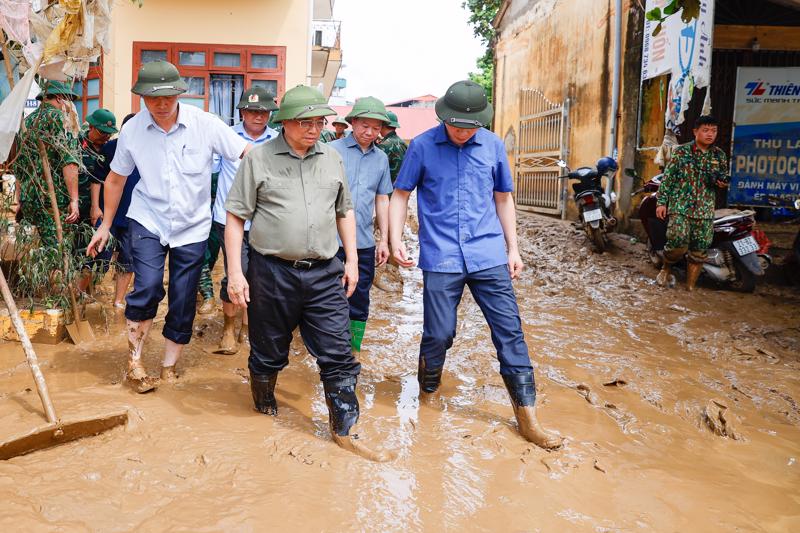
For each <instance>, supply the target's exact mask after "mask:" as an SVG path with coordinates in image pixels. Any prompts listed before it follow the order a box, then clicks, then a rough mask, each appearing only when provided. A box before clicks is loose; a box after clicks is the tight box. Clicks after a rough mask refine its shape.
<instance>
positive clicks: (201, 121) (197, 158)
mask: <svg viewBox="0 0 800 533" xmlns="http://www.w3.org/2000/svg"><path fill="white" fill-rule="evenodd" d="M186 90H187V86H186V83H185V82H184V81H183V79H182V78H181V76H180V74H179V73H178V69H177V68H175V66H174V65H172V64H171V63H167V62H166V61H154V62H151V63H146V64H145V65H144V66H142V68H141V69H140V70H139V75H138V79H137V80H136V84H135V85H134V86H133V88H132V89H131V92H133V93H134V94H137V95H139V96H141V97H142V99H143V100H144V105H145V107H146V109H143V110H142V111H140V112H139V113H137V114H136V116H135V117H134V118H132V119H131V120H130V122H129V123H128V125H127V126H126V128H125V129H124V130H123V131H122V132H121V134H120V136H119V140H118V143H117V151H116V153H115V155H114V160H113V161H112V162H111V172H110V173H109V174H108V177H107V178H106V182H105V191H104V200H105V212H104V218H103V223H102V224H101V225H100V227H98V228H97V231H96V232H95V235H94V237H92V240H91V242H90V243H89V246H88V247H87V254H89V255H92V256H95V255H97V253H99V252H101V251H102V250H103V248H104V247H105V246H106V244H107V243H108V236H109V229H110V226H111V222H112V221H113V219H114V214H115V213H116V211H117V206H118V205H119V200H120V196H121V195H122V190H123V187H124V185H125V180H126V178H127V176H128V175H129V174H131V172H133V170H134V168H136V169H138V170H139V174H140V175H141V179H140V180H139V183H138V184H137V185H136V188H135V189H134V190H133V196H132V200H131V205H130V208H129V209H128V218H129V219H130V227H129V233H130V240H131V243H130V253H131V258H132V261H133V271H134V274H135V278H134V286H133V292H131V293H130V294H129V295H128V297H127V306H126V308H125V317H126V318H127V319H128V326H127V329H128V349H129V361H128V373H127V376H126V377H127V379H128V382H129V383H130V385H131V387H132V388H133V389H134V390H135V391H136V392H139V393H143V392H148V391H150V390H153V389H155V388H156V386H157V385H158V379H157V378H152V377H150V376H148V375H147V372H146V371H145V369H144V366H143V365H142V361H141V356H142V349H143V346H144V341H145V339H146V338H147V334H148V332H149V331H150V327H151V326H152V325H153V318H154V317H155V316H156V311H157V310H158V304H159V302H161V300H163V299H164V287H163V278H164V266H165V262H166V258H167V253H168V252H169V310H168V312H167V316H166V319H165V323H164V329H163V335H164V337H165V349H164V361H163V366H162V369H161V378H162V379H164V380H166V381H172V380H174V379H175V363H176V362H177V361H178V358H179V357H180V355H181V352H182V350H183V347H184V346H185V345H186V344H188V342H189V339H190V338H191V336H192V323H193V321H194V315H195V307H196V305H195V304H196V297H195V294H196V293H197V282H198V279H199V277H200V270H201V268H202V264H203V255H204V253H205V249H206V241H207V239H208V233H209V231H210V229H211V216H210V212H209V209H208V203H209V202H210V200H211V180H210V179H209V178H208V176H210V175H211V165H212V162H213V154H215V153H217V154H219V155H221V156H222V157H224V158H226V159H238V158H241V157H242V156H244V154H246V153H247V152H248V150H249V149H250V145H249V144H248V143H247V141H245V140H244V139H242V138H241V137H240V136H238V135H236V133H234V132H233V131H232V130H231V129H230V128H228V127H227V126H226V125H225V124H224V123H223V122H221V121H220V120H219V119H218V118H217V117H216V116H214V115H212V114H210V113H206V112H204V111H201V110H199V109H197V108H195V107H192V106H190V105H186V104H184V105H179V103H178V95H179V94H181V93H184V92H186Z"/></svg>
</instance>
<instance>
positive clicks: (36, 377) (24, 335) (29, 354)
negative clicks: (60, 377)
mask: <svg viewBox="0 0 800 533" xmlns="http://www.w3.org/2000/svg"><path fill="white" fill-rule="evenodd" d="M0 292H2V293H3V300H4V301H5V303H6V307H7V308H8V314H9V315H11V323H12V324H14V329H15V330H17V336H18V337H19V341H20V342H21V343H22V349H23V350H24V351H25V358H26V359H27V360H28V366H29V367H30V369H31V374H33V381H35V382H36V390H37V391H38V392H39V398H40V399H41V400H42V407H43V408H44V413H45V415H46V416H47V421H48V422H50V423H51V424H55V423H56V422H58V417H56V410H55V408H54V407H53V402H52V401H51V400H50V393H49V392H48V391H47V383H46V382H45V381H44V375H43V374H42V370H41V369H40V368H39V358H37V357H36V352H34V351H33V345H32V344H31V339H30V338H29V337H28V332H27V331H25V325H24V324H23V323H22V319H21V318H20V316H19V310H18V309H17V304H16V303H15V302H14V297H13V296H12V295H11V289H9V288H8V283H7V282H6V276H5V274H3V270H2V269H0Z"/></svg>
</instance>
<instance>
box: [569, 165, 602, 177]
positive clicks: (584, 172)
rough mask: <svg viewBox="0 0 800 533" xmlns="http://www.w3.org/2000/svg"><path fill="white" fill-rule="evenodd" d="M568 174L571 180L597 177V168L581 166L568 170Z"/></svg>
mask: <svg viewBox="0 0 800 533" xmlns="http://www.w3.org/2000/svg"><path fill="white" fill-rule="evenodd" d="M568 176H569V178H570V179H573V180H586V179H593V178H596V177H597V170H596V169H594V168H590V167H581V168H579V169H576V170H573V171H572V172H570V173H569V174H568Z"/></svg>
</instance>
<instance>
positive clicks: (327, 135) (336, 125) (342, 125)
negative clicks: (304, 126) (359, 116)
mask: <svg viewBox="0 0 800 533" xmlns="http://www.w3.org/2000/svg"><path fill="white" fill-rule="evenodd" d="M331 125H332V126H333V129H334V130H336V131H331V130H327V129H325V130H322V133H321V134H320V136H319V140H320V141H322V142H324V143H329V142H331V141H335V140H336V139H341V138H343V137H344V136H345V131H347V128H349V127H350V124H348V123H347V122H345V121H344V120H343V119H342V118H341V117H336V118H335V119H334V120H333V122H332V123H331Z"/></svg>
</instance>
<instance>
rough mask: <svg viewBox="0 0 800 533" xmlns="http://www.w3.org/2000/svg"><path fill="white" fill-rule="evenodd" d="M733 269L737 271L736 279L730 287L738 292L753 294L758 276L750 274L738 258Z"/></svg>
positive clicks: (735, 259) (734, 261)
mask: <svg viewBox="0 0 800 533" xmlns="http://www.w3.org/2000/svg"><path fill="white" fill-rule="evenodd" d="M733 268H734V270H735V271H736V279H735V280H734V281H732V282H731V283H730V285H729V287H730V288H731V289H732V290H734V291H736V292H753V291H754V290H755V288H756V275H755V274H753V273H752V272H750V270H749V269H748V268H747V267H746V266H744V264H743V263H742V262H741V261H740V260H739V259H738V258H734V260H733Z"/></svg>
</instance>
